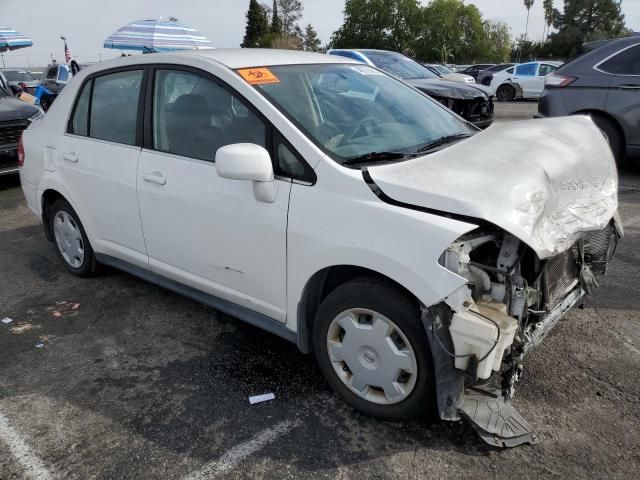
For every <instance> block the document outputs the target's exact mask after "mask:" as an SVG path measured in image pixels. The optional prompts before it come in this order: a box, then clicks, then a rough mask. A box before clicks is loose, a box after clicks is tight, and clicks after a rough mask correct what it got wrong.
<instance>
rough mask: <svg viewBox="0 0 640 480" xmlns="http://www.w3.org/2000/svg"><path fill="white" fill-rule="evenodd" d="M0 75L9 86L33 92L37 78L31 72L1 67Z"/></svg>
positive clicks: (36, 84)
mask: <svg viewBox="0 0 640 480" xmlns="http://www.w3.org/2000/svg"><path fill="white" fill-rule="evenodd" d="M0 77H2V78H3V80H4V83H5V84H6V85H7V86H8V87H9V88H11V87H20V88H22V89H23V90H24V91H25V92H27V93H30V94H33V93H34V92H35V90H36V87H37V86H38V80H37V79H36V78H34V77H33V75H31V73H29V72H28V71H27V70H23V69H19V68H3V69H1V70H0Z"/></svg>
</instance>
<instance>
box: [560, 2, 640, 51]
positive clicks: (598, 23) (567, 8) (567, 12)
mask: <svg viewBox="0 0 640 480" xmlns="http://www.w3.org/2000/svg"><path fill="white" fill-rule="evenodd" d="M553 16H554V19H553V26H554V27H555V28H556V29H557V30H558V32H556V33H554V34H552V35H550V37H549V40H550V46H549V50H550V52H551V53H552V55H553V56H556V57H562V58H570V57H573V56H575V55H576V54H577V53H578V52H579V51H580V46H581V45H582V44H583V43H585V42H590V41H594V40H602V39H606V38H613V37H619V36H624V35H627V33H628V31H627V29H626V28H625V21H624V14H623V13H622V6H621V2H620V1H619V0H565V1H564V8H563V11H562V13H560V12H559V11H558V10H554V15H553Z"/></svg>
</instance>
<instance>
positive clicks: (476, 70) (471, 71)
mask: <svg viewBox="0 0 640 480" xmlns="http://www.w3.org/2000/svg"><path fill="white" fill-rule="evenodd" d="M492 66H494V64H493V63H478V64H476V65H469V66H467V67H466V68H463V69H461V70H456V72H457V73H462V74H464V75H470V76H472V77H473V78H474V79H476V80H477V79H478V75H479V74H480V72H482V71H484V70H486V69H487V68H490V67H492Z"/></svg>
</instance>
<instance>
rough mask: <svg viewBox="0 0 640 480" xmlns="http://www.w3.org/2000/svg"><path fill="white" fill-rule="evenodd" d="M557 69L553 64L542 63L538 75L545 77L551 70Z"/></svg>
mask: <svg viewBox="0 0 640 480" xmlns="http://www.w3.org/2000/svg"><path fill="white" fill-rule="evenodd" d="M557 69H558V67H556V66H555V65H548V64H546V63H543V64H542V65H540V71H539V72H538V75H539V76H541V77H546V76H547V75H549V74H550V73H551V72H554V71H555V70H557Z"/></svg>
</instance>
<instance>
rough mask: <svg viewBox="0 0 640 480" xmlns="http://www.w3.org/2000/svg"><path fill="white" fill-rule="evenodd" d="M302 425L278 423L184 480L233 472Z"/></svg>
mask: <svg viewBox="0 0 640 480" xmlns="http://www.w3.org/2000/svg"><path fill="white" fill-rule="evenodd" d="M298 425H300V420H295V421H290V420H285V421H283V422H280V423H277V424H276V425H275V426H273V427H271V428H267V429H265V430H262V431H261V432H259V433H258V434H257V435H255V436H254V437H253V438H252V439H251V440H248V441H246V442H244V443H241V444H239V445H236V446H235V447H233V448H231V449H230V450H228V451H226V452H225V453H224V454H223V455H222V456H221V457H220V458H219V459H218V460H214V461H212V462H209V463H207V464H206V465H205V466H204V467H202V468H201V469H200V470H198V471H197V472H193V473H191V474H189V475H187V476H186V477H185V478H184V479H183V480H205V479H210V478H213V477H215V476H216V475H219V474H222V473H227V472H229V471H231V470H233V468H234V467H236V466H237V465H238V464H239V463H240V462H242V461H243V460H244V459H245V458H247V457H248V456H249V455H252V454H253V453H255V452H257V451H258V450H260V449H262V448H263V447H264V446H265V445H267V444H268V443H271V442H273V441H274V440H275V439H276V438H278V437H280V436H282V435H284V434H286V433H288V432H289V431H291V430H292V429H294V428H295V427H297V426H298Z"/></svg>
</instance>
